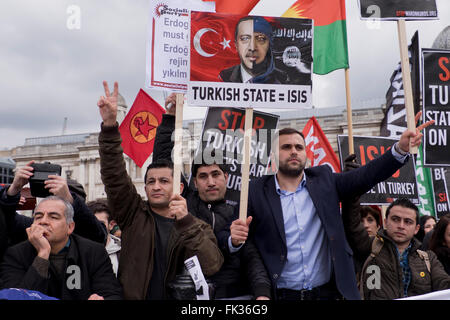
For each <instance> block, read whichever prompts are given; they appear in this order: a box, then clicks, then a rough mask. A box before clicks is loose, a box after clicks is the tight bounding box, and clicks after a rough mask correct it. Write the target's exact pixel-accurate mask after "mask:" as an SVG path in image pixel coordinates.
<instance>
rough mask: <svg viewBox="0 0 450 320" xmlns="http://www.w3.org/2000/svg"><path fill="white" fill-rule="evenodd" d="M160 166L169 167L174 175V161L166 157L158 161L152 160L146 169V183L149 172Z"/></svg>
mask: <svg viewBox="0 0 450 320" xmlns="http://www.w3.org/2000/svg"><path fill="white" fill-rule="evenodd" d="M160 168H169V169H170V170H172V176H173V162H172V161H170V160H166V159H158V161H155V162H152V163H150V164H149V165H148V166H147V170H146V171H145V176H144V184H147V174H148V171H149V170H150V169H160Z"/></svg>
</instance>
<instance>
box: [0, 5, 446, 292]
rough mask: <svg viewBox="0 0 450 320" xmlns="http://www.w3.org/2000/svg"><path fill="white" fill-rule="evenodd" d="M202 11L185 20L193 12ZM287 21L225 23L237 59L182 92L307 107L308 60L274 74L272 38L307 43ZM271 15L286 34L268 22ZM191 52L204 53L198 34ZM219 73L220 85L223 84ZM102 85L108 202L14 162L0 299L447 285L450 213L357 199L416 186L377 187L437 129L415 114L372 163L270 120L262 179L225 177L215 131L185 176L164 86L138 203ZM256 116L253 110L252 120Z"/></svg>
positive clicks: (3, 230) (4, 193)
mask: <svg viewBox="0 0 450 320" xmlns="http://www.w3.org/2000/svg"><path fill="white" fill-rule="evenodd" d="M161 10H162V11H161V12H160V14H164V9H161ZM204 16H205V14H204V13H203V12H200V13H199V12H197V13H196V14H193V17H194V18H198V21H200V20H201V19H203V18H204ZM194 18H193V19H194ZM269 20H270V19H269ZM305 20H307V19H305ZM198 21H197V22H198ZM272 22H273V21H272ZM198 23H199V22H198ZM283 23H286V25H283ZM287 23H288V22H284V21H283V20H279V21H277V23H272V24H270V23H269V22H268V20H266V19H265V18H263V17H244V18H242V17H241V18H239V19H237V18H236V19H235V20H233V24H234V25H235V30H234V33H233V37H234V39H233V41H234V42H235V44H234V45H235V47H236V49H237V56H236V57H234V60H232V61H230V65H228V66H222V65H218V66H217V68H218V70H219V72H218V73H217V74H215V75H214V77H212V78H211V79H213V80H211V79H206V80H208V81H212V83H213V85H214V86H216V87H214V88H215V90H213V89H212V88H213V87H211V88H206V87H201V86H202V85H203V83H204V82H205V79H202V78H201V77H199V78H195V77H196V76H197V75H198V74H200V73H198V74H197V73H195V72H192V74H193V76H192V78H191V80H192V82H193V83H194V85H196V84H195V82H196V81H198V82H199V83H200V84H198V87H193V88H192V89H193V90H194V92H196V96H194V97H193V99H194V100H193V101H197V100H195V99H198V102H201V101H200V100H208V99H209V101H206V102H204V103H205V104H211V105H212V106H221V105H220V103H221V102H223V101H220V100H227V101H230V100H233V99H234V98H236V99H238V98H239V97H240V98H239V99H247V98H249V97H252V98H251V99H253V98H254V100H253V102H258V103H261V104H263V103H269V104H273V105H276V104H278V103H281V102H280V101H283V100H282V99H285V100H284V102H286V103H305V104H308V103H310V96H311V81H310V80H311V77H310V76H311V72H312V71H311V61H306V62H305V61H303V62H302V65H301V66H300V65H297V66H295V70H292V68H291V69H288V68H287V69H285V70H281V69H280V68H279V65H277V64H276V61H279V60H280V57H279V56H276V54H278V53H279V50H278V49H279V46H280V43H281V42H280V41H281V40H283V41H285V42H283V43H282V45H285V46H290V47H292V46H293V45H294V44H295V42H294V41H300V40H298V39H301V41H302V43H303V42H304V43H307V45H306V47H308V48H309V50H310V51H311V43H312V39H310V38H308V37H309V36H311V30H312V24H311V20H308V21H306V22H304V23H303V24H302V26H301V28H300V29H299V30H295V32H294V31H292V33H289V32H290V31H289V30H294V27H292V28H291V25H288V24H287ZM289 23H292V21H290V22H289ZM274 25H277V26H280V25H281V26H282V27H283V28H282V29H278V30H272V28H273V26H274ZM198 28H199V29H200V28H201V27H198ZM203 29H205V28H204V27H203ZM203 29H201V30H203ZM192 30H194V26H193V27H192ZM205 30H206V29H205ZM192 32H194V31H192ZM198 32H200V37H201V36H202V35H203V34H204V33H201V31H198ZM204 32H207V31H204ZM214 32H215V31H214ZM285 34H289V36H285ZM308 35H309V36H308ZM283 37H284V38H286V39H288V38H289V39H290V38H292V40H289V41H288V40H286V39H284V38H283ZM296 37H297V38H296ZM193 38H194V41H195V39H196V37H193ZM281 38H283V39H281ZM280 39H281V40H280ZM224 41H225V40H224ZM193 46H194V47H195V49H196V50H197V52H199V53H200V55H201V53H202V52H203V53H205V51H203V49H202V48H201V47H200V40H198V43H197V44H194V45H193ZM224 46H225V45H224ZM277 46H278V47H277ZM224 49H225V48H224ZM249 52H250V53H249ZM288 53H289V54H288V55H285V57H284V59H285V60H288V62H289V61H290V62H292V61H294V60H295V59H296V58H295V57H297V56H296V55H297V54H298V55H300V53H299V52H297V51H295V49H291V51H289V52H288ZM302 54H304V53H302ZM431 54H434V53H433V52H432V53H431ZM310 55H311V52H310ZM205 57H207V55H205V54H204V55H203V56H202V57H201V58H205ZM309 58H310V60H312V57H309ZM289 59H291V60H289ZM193 61H194V62H195V60H194V59H192V60H191V63H193ZM439 61H441V60H439ZM447 62H448V61H447ZM291 67H292V66H291ZM447 71H448V70H447ZM447 80H448V79H447ZM224 83H225V86H227V85H228V86H229V87H223V88H225V89H224V90H223V91H220V90H222V89H220V88H219V86H221V85H223V84H224ZM230 83H232V84H230ZM233 83H234V84H233ZM286 84H287V85H289V86H292V85H299V86H301V89H298V90H297V89H296V90H292V91H287V93H286V96H285V95H284V93H280V92H282V89H280V88H282V87H283V85H286ZM110 85H111V84H108V82H106V81H103V90H104V94H103V95H101V96H100V97H99V99H98V101H97V106H94V103H93V107H92V113H93V114H94V113H95V115H98V114H99V116H100V119H101V122H100V123H99V127H100V133H99V137H98V143H99V154H100V172H99V174H100V176H101V180H102V183H103V185H104V190H105V193H106V197H105V198H101V199H100V198H99V199H96V200H91V201H87V197H86V192H85V190H84V188H83V186H82V185H81V184H80V183H78V182H77V181H76V180H73V179H66V178H64V177H62V176H61V175H60V174H55V173H51V174H47V175H45V174H42V173H43V172H44V171H45V168H47V167H48V166H40V165H42V164H40V163H38V161H30V162H28V163H27V164H26V165H24V166H20V167H17V168H16V169H15V175H14V179H13V181H12V183H10V184H7V185H5V186H2V187H0V299H11V300H14V299H18V300H22V299H23V300H25V299H40V300H52V299H59V300H289V301H296V300H394V299H402V298H409V297H414V296H420V295H426V294H430V293H433V292H438V291H444V290H448V289H450V216H449V214H447V215H442V216H440V217H438V216H437V215H436V214H434V213H432V215H423V214H421V213H420V209H419V207H418V206H417V205H416V204H415V203H414V201H412V200H411V198H407V197H403V196H401V195H399V196H398V197H396V198H395V199H390V201H389V202H390V204H389V205H388V206H386V207H385V208H384V209H385V210H382V208H381V207H380V206H376V205H366V201H365V200H364V199H365V198H364V196H365V195H366V194H367V193H369V192H370V191H371V190H373V189H374V188H376V186H377V185H378V184H381V186H382V187H384V188H386V187H387V188H391V187H392V186H396V188H400V187H402V188H404V190H405V194H406V193H409V191H410V190H411V192H412V190H413V187H414V186H413V184H411V188H409V186H410V184H409V183H405V184H403V185H401V186H399V185H400V184H398V185H395V184H393V183H391V182H386V181H387V180H388V179H389V178H391V177H392V176H398V172H400V170H402V168H406V167H407V166H411V167H412V164H411V162H413V161H415V159H414V156H413V154H415V151H413V149H415V148H418V147H420V146H421V144H422V143H424V140H425V139H424V134H423V130H425V129H426V128H427V127H429V126H432V125H433V124H435V122H436V121H435V120H430V119H429V118H427V117H425V116H424V117H422V112H421V111H419V112H416V116H415V118H414V117H413V118H414V119H413V120H415V123H414V126H413V127H414V129H407V128H405V129H404V130H403V131H402V132H400V134H399V137H398V139H397V140H395V141H393V142H392V143H391V142H389V143H390V144H389V145H387V146H383V150H385V152H380V154H379V155H378V156H377V157H367V158H364V159H363V160H361V158H359V162H358V158H357V156H356V154H355V152H354V151H353V150H348V153H347V154H346V155H345V157H344V158H343V159H341V168H342V170H340V171H341V172H336V171H335V170H332V169H331V168H330V166H328V165H314V163H312V164H311V163H309V162H308V161H309V160H308V158H309V157H308V155H307V152H309V151H308V149H307V144H308V143H307V139H308V135H307V134H305V130H302V129H301V128H294V127H288V128H283V129H281V130H275V133H274V135H273V136H271V137H270V141H269V142H270V148H269V147H268V145H269V143H267V144H265V145H263V144H260V145H258V146H259V147H260V149H259V150H264V151H265V152H267V153H269V152H270V151H271V150H272V153H271V156H272V157H271V158H270V159H271V161H272V162H271V163H270V164H271V165H270V168H271V172H270V173H269V172H268V171H265V170H266V167H263V166H262V165H261V170H259V169H258V170H256V169H255V170H256V177H252V178H251V179H249V178H248V177H245V176H244V175H243V176H242V181H241V180H236V172H235V171H236V169H235V168H234V169H232V166H234V165H235V164H236V163H233V164H232V163H230V162H229V161H226V160H227V158H226V157H229V154H226V157H224V155H225V151H229V150H227V148H228V147H230V146H231V145H232V142H233V141H234V140H232V139H230V140H227V137H226V135H225V134H224V135H223V140H222V144H221V147H220V148H217V147H214V145H215V143H217V141H218V140H217V141H216V140H214V141H213V140H212V139H211V140H208V141H207V145H206V147H205V146H201V147H200V149H201V148H202V147H205V150H201V151H202V152H200V153H199V154H200V156H199V157H198V156H196V157H195V161H193V162H192V163H191V164H190V165H191V167H190V170H189V172H190V178H189V177H187V176H185V175H184V174H183V172H181V170H180V168H179V166H178V163H177V160H176V159H179V158H178V157H179V154H178V153H177V152H178V151H177V149H176V148H177V143H176V138H175V139H174V138H173V136H174V135H173V133H174V132H176V128H177V127H176V126H177V120H179V119H177V117H178V113H177V110H178V111H180V110H182V109H180V108H182V103H181V104H180V101H183V99H179V97H180V93H172V94H170V95H169V96H168V97H167V98H166V99H165V113H164V114H163V115H162V118H161V121H160V122H159V123H158V126H157V129H156V134H155V137H154V142H152V143H153V150H152V158H151V159H152V160H151V163H150V164H149V165H148V166H147V168H145V172H144V183H145V194H146V198H145V199H144V198H143V197H142V196H141V195H140V194H139V193H138V191H137V189H136V187H135V185H134V184H133V181H132V179H131V177H130V176H129V173H128V172H127V166H126V163H125V160H124V153H126V152H125V150H124V147H123V140H124V137H123V135H122V131H121V130H120V129H119V122H118V97H119V84H118V82H114V84H113V86H112V87H110ZM190 85H191V84H190ZM213 85H211V86H213ZM240 85H242V86H240ZM244 85H245V86H244ZM258 85H261V86H262V87H261V88H263V89H258V87H257V86H258ZM252 86H256V87H252ZM265 86H267V87H265ZM308 86H309V87H308ZM217 88H219V89H220V90H219V89H217ZM230 88H233V90H234V91H231V89H230ZM243 88H245V89H243ZM249 88H250V89H249ZM273 88H275V89H273ZM305 88H306V89H305ZM210 89H211V90H210ZM247 89H248V90H249V91H245V90H247ZM240 90H241V91H240ZM252 90H253V91H252ZM277 90H278V91H277ZM197 92H198V94H197ZM219 92H220V94H218V93H219ZM249 92H251V93H252V95H250V94H249ZM214 93H216V95H214ZM181 95H182V94H181ZM242 97H244V98H242ZM232 98H233V99H232ZM188 99H190V98H189V97H188ZM249 99H250V98H249ZM277 99H279V100H277ZM242 101H244V100H242ZM234 102H236V101H234ZM238 102H240V101H237V102H236V104H238ZM231 103H233V101H232V102H230V104H229V105H227V106H226V107H232V106H231ZM214 104H216V105H214ZM238 106H239V107H241V105H238ZM222 107H223V106H222ZM247 107H248V106H247ZM416 111H417V110H416ZM252 112H253V111H252ZM413 113H414V112H413ZM211 114H212V113H211ZM241 116H242V119H243V118H244V116H243V114H241ZM246 116H247V113H246ZM266 116H267V114H266ZM262 117H263V116H261V115H259V114H257V115H256V116H255V119H256V120H255V122H254V125H256V126H257V125H258V123H262V120H261V121H260V119H263V118H262ZM136 120H139V119H136ZM140 120H142V119H140ZM147 120H148V119H147ZM419 120H420V121H419ZM436 120H438V119H437V117H436ZM242 121H243V122H244V120H242ZM258 121H260V122H258ZM227 123H228V122H227ZM267 123H268V122H267ZM138 124H139V125H143V124H144V122H143V121H142V122H141V123H138ZM251 125H252V124H250V126H251ZM233 126H234V127H233V128H232V129H235V128H236V127H237V126H236V123H235V122H233ZM243 126H244V125H243V124H242V125H241V129H243ZM274 127H276V124H275V125H274ZM261 128H262V127H261ZM225 129H229V128H225ZM257 129H260V128H257ZM219 136H220V134H217V135H214V137H215V139H218V138H217V137H219ZM209 137H213V135H210V136H209ZM221 137H222V136H221ZM221 139H222V138H221ZM174 140H175V141H174ZM265 148H266V149H268V150H266V149H265ZM270 149H271V150H270ZM222 151H223V153H222ZM243 152H244V151H243ZM261 153H262V152H261ZM436 153H437V152H436ZM447 157H448V156H447ZM143 160H144V161H145V160H146V158H145V159H143ZM228 160H229V159H228ZM438 160H439V159H438ZM255 167H256V166H255ZM43 168H44V169H43ZM258 168H259V167H258ZM267 168H269V166H267ZM262 169H264V172H263V170H262ZM408 170H414V169H408ZM237 171H239V170H237ZM231 177H233V179H235V180H234V181H238V182H239V183H236V185H239V186H242V190H245V195H244V196H245V197H244V199H245V201H243V200H242V199H243V198H242V197H243V193H241V199H239V198H237V199H236V198H233V199H230V198H229V194H228V193H227V192H228V191H229V190H228V189H227V182H228V181H229V179H231ZM239 179H241V178H240V177H239ZM244 182H245V187H244ZM385 182H386V183H385ZM384 183H385V184H384ZM28 186H29V188H30V189H31V192H32V194H33V193H34V194H35V195H36V196H35V197H36V198H37V201H36V204H35V205H34V206H33V208H32V216H31V217H28V216H26V215H23V214H21V213H20V208H21V206H22V205H23V204H24V202H25V198H24V194H23V192H24V191H23V190H24V188H27V187H28ZM380 188H381V187H378V189H380ZM229 200H233V201H229ZM242 213H243V215H242ZM449 299H450V298H449Z"/></svg>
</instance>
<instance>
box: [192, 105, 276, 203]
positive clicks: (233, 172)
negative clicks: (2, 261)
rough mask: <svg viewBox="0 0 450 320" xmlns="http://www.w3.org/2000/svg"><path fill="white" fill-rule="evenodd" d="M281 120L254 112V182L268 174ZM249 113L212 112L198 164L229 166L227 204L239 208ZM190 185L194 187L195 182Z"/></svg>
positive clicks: (251, 144)
mask: <svg viewBox="0 0 450 320" xmlns="http://www.w3.org/2000/svg"><path fill="white" fill-rule="evenodd" d="M278 119H279V116H277V115H273V114H270V113H264V112H259V111H254V112H253V129H254V131H253V135H252V141H251V143H250V179H252V178H259V177H262V176H263V175H266V174H267V173H268V170H269V169H268V168H269V165H271V162H270V151H271V142H272V139H273V136H274V134H275V132H276V128H277V125H278ZM244 123H245V109H241V108H217V107H211V108H208V112H207V114H206V118H205V121H204V123H203V130H202V135H201V140H200V143H199V146H198V148H197V151H196V154H195V157H194V163H202V159H203V163H211V164H212V163H226V164H227V166H228V181H227V193H226V195H225V198H226V199H227V202H228V203H230V204H232V205H236V204H237V203H238V202H239V198H240V192H241V163H242V159H243V153H244ZM189 183H190V184H191V185H192V184H193V179H190V181H189Z"/></svg>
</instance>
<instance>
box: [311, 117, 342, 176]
mask: <svg viewBox="0 0 450 320" xmlns="http://www.w3.org/2000/svg"><path fill="white" fill-rule="evenodd" d="M303 135H304V136H305V144H306V156H307V157H308V159H309V160H310V161H311V166H312V167H316V166H320V165H324V164H326V165H329V166H330V167H331V169H332V170H333V172H341V169H340V165H339V160H338V158H337V156H336V154H335V153H334V150H333V148H332V147H331V144H330V142H329V141H328V139H327V137H326V136H325V134H324V133H323V131H322V128H321V127H320V125H319V122H317V119H316V117H311V119H309V121H308V122H307V123H306V125H305V127H304V128H303Z"/></svg>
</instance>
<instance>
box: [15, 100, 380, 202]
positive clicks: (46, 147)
mask: <svg viewBox="0 0 450 320" xmlns="http://www.w3.org/2000/svg"><path fill="white" fill-rule="evenodd" d="M119 105H120V107H119V116H118V117H119V120H120V121H121V120H123V118H124V117H125V114H126V110H127V106H126V103H125V101H124V99H123V98H122V97H120V99H119ZM276 114H278V115H279V116H280V121H279V128H280V129H281V128H284V127H294V128H298V129H300V130H302V129H303V127H304V126H305V124H306V122H307V121H308V120H309V119H310V117H312V116H315V117H316V118H317V120H318V122H319V124H320V126H321V127H322V129H323V131H324V132H325V134H326V136H327V138H328V140H329V141H330V143H331V145H332V147H333V149H334V150H335V152H337V150H338V148H337V135H339V134H347V129H348V128H347V114H346V108H345V107H334V108H319V109H317V108H313V109H307V110H301V111H289V112H277V113H276ZM383 116H384V111H383V106H375V107H374V106H372V107H367V106H363V107H356V108H354V109H353V112H352V119H353V134H354V135H365V136H378V135H379V133H380V130H379V127H380V123H381V120H382V119H383ZM202 123H203V120H202V119H198V120H190V121H184V122H183V127H184V129H185V130H184V136H183V148H185V150H186V148H187V149H188V150H190V152H187V154H191V156H192V155H193V153H194V151H195V149H196V146H197V145H198V141H199V138H200V134H201V130H202ZM10 157H11V158H12V159H14V161H15V162H16V165H17V166H19V167H20V166H23V165H25V164H26V163H27V162H29V161H30V160H35V161H36V162H45V161H49V162H51V163H57V164H60V165H61V166H62V175H63V176H65V177H67V178H72V179H75V180H77V181H78V182H80V183H81V184H82V185H83V186H84V188H85V191H86V194H87V200H95V199H97V198H105V197H106V193H105V190H104V186H103V184H102V182H101V178H100V158H99V153H98V132H95V133H86V134H68V135H61V136H52V137H37V138H28V139H26V140H25V144H24V145H23V146H18V147H16V148H14V149H12V150H11V151H10ZM125 162H126V166H127V171H128V173H129V175H130V177H131V178H132V180H133V182H134V184H135V185H136V188H137V190H138V192H139V193H140V194H141V195H142V196H143V197H145V191H144V180H143V176H144V170H145V168H146V167H147V165H148V164H149V163H150V162H151V158H149V159H148V160H147V161H146V163H144V165H143V167H142V168H139V167H138V166H136V164H135V163H134V162H133V160H131V159H130V158H128V157H127V156H125ZM184 169H185V173H188V170H189V164H186V165H185V167H184Z"/></svg>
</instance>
